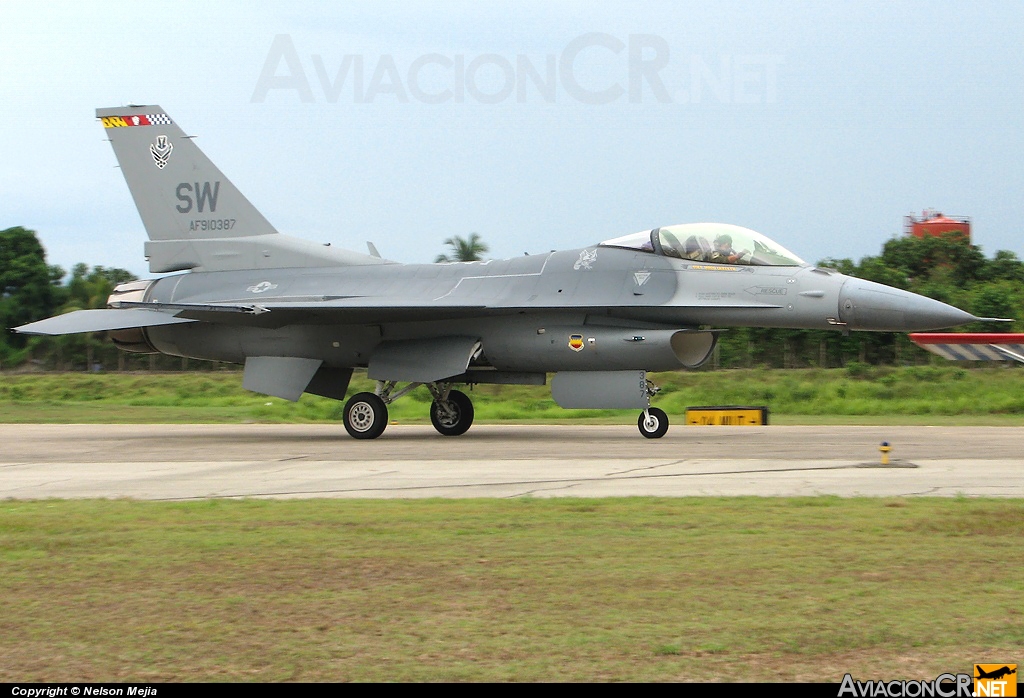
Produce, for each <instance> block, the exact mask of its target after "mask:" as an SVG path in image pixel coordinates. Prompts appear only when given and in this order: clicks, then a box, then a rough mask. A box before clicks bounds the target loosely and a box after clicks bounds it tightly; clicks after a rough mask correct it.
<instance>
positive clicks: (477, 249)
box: [434, 233, 489, 263]
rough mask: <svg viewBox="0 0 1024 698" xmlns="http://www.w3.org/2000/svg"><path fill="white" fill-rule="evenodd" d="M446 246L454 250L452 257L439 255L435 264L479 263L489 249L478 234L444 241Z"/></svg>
mask: <svg viewBox="0 0 1024 698" xmlns="http://www.w3.org/2000/svg"><path fill="white" fill-rule="evenodd" d="M444 244H446V245H448V246H449V247H451V248H452V255H451V256H450V257H449V256H448V255H446V254H439V255H437V259H435V260H434V262H435V263H436V262H478V261H480V260H481V259H483V254H484V253H485V252H487V250H488V249H489V248H488V247H487V244H486V243H485V242H484V241H483V240H481V239H480V236H479V235H477V234H476V233H470V234H469V237H468V238H462V237H459V236H458V235H456V236H455V237H450V238H448V239H447V240H445V241H444Z"/></svg>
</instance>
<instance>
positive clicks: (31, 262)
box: [0, 227, 63, 347]
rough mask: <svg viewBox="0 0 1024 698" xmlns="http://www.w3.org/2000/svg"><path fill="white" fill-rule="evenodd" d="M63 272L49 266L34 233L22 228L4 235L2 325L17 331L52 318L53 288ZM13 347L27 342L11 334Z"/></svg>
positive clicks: (0, 242)
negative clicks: (15, 328)
mask: <svg viewBox="0 0 1024 698" xmlns="http://www.w3.org/2000/svg"><path fill="white" fill-rule="evenodd" d="M58 271H59V272H60V275H59V276H56V279H57V280H59V278H60V276H63V271H62V270H59V269H57V268H55V267H54V268H51V267H49V266H47V264H46V251H45V250H43V246H42V244H40V242H39V238H37V237H36V234H35V232H34V231H32V230H26V229H25V228H22V227H16V228H8V229H7V230H3V231H0V324H2V325H3V327H4V328H10V327H17V326H18V325H24V324H26V323H29V322H33V321H35V320H41V319H42V318H44V317H46V316H47V315H50V314H51V313H52V311H53V309H54V301H55V298H56V295H57V294H56V293H55V290H54V286H53V281H54V280H55V279H54V276H55V275H56V274H57V272H58ZM5 339H6V342H3V340H0V342H3V343H5V344H7V345H10V346H16V347H22V346H24V345H25V338H24V337H23V336H21V335H11V334H7V336H6V338H5Z"/></svg>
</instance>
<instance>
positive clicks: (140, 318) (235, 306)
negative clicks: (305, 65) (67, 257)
mask: <svg viewBox="0 0 1024 698" xmlns="http://www.w3.org/2000/svg"><path fill="white" fill-rule="evenodd" d="M111 306H112V307H110V308H104V309H101V310H76V311H74V312H71V313H67V314H65V315H57V316H55V317H52V318H47V319H46V320H40V321H38V322H32V323H29V324H27V325H22V326H21V327H15V328H14V330H15V331H16V332H22V333H25V334H47V335H63V334H75V333H78V332H102V331H105V330H124V329H130V328H135V327H155V326H157V325H172V324H178V323H187V322H214V323H222V324H231V325H256V326H260V327H284V326H286V325H291V324H300V323H301V324H333V323H337V324H351V323H375V322H401V321H412V320H423V319H431V320H449V319H457V318H465V317H482V316H488V315H491V316H493V315H510V314H513V313H518V312H523V311H525V312H535V311H537V310H545V309H547V308H546V306H539V305H538V306H520V305H515V306H508V305H503V304H485V303H473V304H469V303H465V302H464V301H460V300H456V299H446V298H440V299H422V298H398V299H396V298H393V297H392V298H388V297H379V296H342V297H338V296H334V297H315V298H314V297H303V298H295V299H288V300H285V299H277V300H268V301H266V302H262V303H259V304H254V303H241V302H222V303H165V302H154V301H113V302H112V303H111ZM627 307H628V308H629V309H630V310H631V311H633V312H634V313H635V312H636V311H637V308H636V307H633V306H627ZM679 307H681V306H673V307H672V308H667V310H671V311H673V312H674V311H675V310H677V309H678V308H679ZM714 307H716V308H743V309H749V308H762V309H769V308H778V307H779V306H777V305H772V304H766V303H756V304H752V303H743V304H715V306H714ZM557 309H559V310H567V309H569V310H575V311H580V312H596V311H608V310H615V306H608V305H600V306H589V305H576V306H559V307H558V308H557ZM661 309H662V308H660V307H659V306H651V307H650V308H647V309H646V310H647V311H648V312H649V313H650V314H652V318H651V319H652V320H655V321H657V320H659V319H660V318H658V317H654V316H655V315H657V312H658V311H659V310H661Z"/></svg>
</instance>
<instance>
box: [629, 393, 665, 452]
mask: <svg viewBox="0 0 1024 698" xmlns="http://www.w3.org/2000/svg"><path fill="white" fill-rule="evenodd" d="M659 392H661V388H659V387H658V386H656V385H655V384H654V383H652V382H651V381H647V400H648V403H647V404H648V405H649V404H650V399H651V398H652V397H654V396H655V395H657V394H658V393H659ZM636 425H637V427H638V428H639V429H640V433H641V434H643V435H644V436H645V437H647V438H648V439H660V438H661V437H663V436H664V435H665V433H666V432H667V431H668V415H667V414H665V411H664V410H659V409H658V408H657V407H648V408H647V409H646V410H644V411H643V412H641V413H640V417H639V418H638V419H637V420H636Z"/></svg>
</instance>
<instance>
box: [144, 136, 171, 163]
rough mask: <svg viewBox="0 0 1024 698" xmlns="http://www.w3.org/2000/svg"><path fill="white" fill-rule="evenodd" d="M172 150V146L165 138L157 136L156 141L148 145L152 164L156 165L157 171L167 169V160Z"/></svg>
mask: <svg viewBox="0 0 1024 698" xmlns="http://www.w3.org/2000/svg"><path fill="white" fill-rule="evenodd" d="M172 150H174V146H173V145H172V144H171V142H170V141H169V140H167V136H157V137H156V141H155V142H154V143H151V144H150V146H149V152H150V154H151V155H152V156H153V162H154V163H156V168H157V169H158V170H162V169H164V168H165V167H167V160H168V158H170V157H171V151H172Z"/></svg>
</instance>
